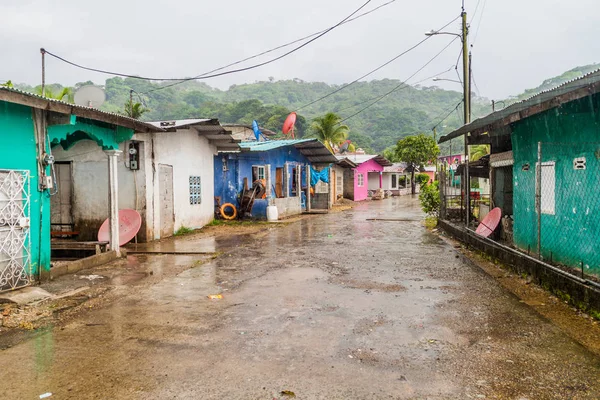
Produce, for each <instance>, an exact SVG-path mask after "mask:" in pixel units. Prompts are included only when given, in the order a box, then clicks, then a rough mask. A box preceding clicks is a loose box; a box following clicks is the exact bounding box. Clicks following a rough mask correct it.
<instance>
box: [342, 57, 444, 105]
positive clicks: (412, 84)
mask: <svg viewBox="0 0 600 400" xmlns="http://www.w3.org/2000/svg"><path fill="white" fill-rule="evenodd" d="M452 68H454V67H453V66H452V65H451V66H450V68H448V69H446V70H444V71H442V72H438V73H437V74H435V75H431V76H428V77H427V78H424V79H421V80H420V81H416V82H414V83H411V84H410V85H406V86H404V87H402V88H401V89H406V88H409V87H412V86H414V85H418V84H419V83H422V82H425V81H428V80H430V79H432V78H435V77H437V76H440V75H442V74H445V73H446V72H448V71H450V70H451V69H452ZM403 83H408V82H403ZM401 89H399V90H401ZM377 97H379V96H376V97H372V98H370V99H367V100H363V101H361V102H360V103H356V104H353V105H351V106H348V107H345V108H342V109H340V110H336V111H335V112H342V111H345V110H349V109H351V108H354V107H356V106H360V105H361V104H365V103H368V102H370V101H373V100H375V99H376V98H377Z"/></svg>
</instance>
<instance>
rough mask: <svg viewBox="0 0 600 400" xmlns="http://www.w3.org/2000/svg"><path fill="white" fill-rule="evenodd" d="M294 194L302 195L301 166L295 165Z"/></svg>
mask: <svg viewBox="0 0 600 400" xmlns="http://www.w3.org/2000/svg"><path fill="white" fill-rule="evenodd" d="M294 179H296V196H298V197H302V166H301V165H296V176H295V178H294Z"/></svg>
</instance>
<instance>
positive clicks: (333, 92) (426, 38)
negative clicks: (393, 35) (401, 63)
mask: <svg viewBox="0 0 600 400" xmlns="http://www.w3.org/2000/svg"><path fill="white" fill-rule="evenodd" d="M458 18H460V16H458V17H456V18H454V19H453V20H452V21H450V22H448V23H447V24H446V25H444V26H442V27H441V28H440V29H438V31H441V30H442V29H444V28H446V27H447V26H448V25H450V24H452V23H453V22H454V21H456V20H457V19H458ZM430 38H431V36H426V37H425V39H423V40H421V41H420V42H418V43H417V44H415V45H413V46H412V47H410V48H408V49H407V50H404V51H403V52H402V53H400V54H398V55H397V56H395V57H393V58H391V59H390V60H388V61H386V62H385V63H383V64H381V65H380V66H378V67H377V68H375V69H372V70H371V71H369V72H367V73H366V74H364V75H362V76H360V77H358V78H356V79H355V80H353V81H352V82H350V83H347V84H345V85H342V86H340V87H339V88H337V89H335V90H334V91H332V92H329V93H327V94H326V95H325V96H322V97H319V98H318V99H316V100H313V101H311V102H310V103H306V104H304V105H302V106H300V107H298V108H296V110H294V111H296V112H297V111H300V110H302V109H303V108H306V107H308V106H311V105H313V104H315V103H317V102H319V101H321V100H324V99H326V98H328V97H329V96H332V95H334V94H336V93H337V92H339V91H342V90H344V89H346V88H347V87H349V86H352V85H354V84H355V83H356V82H358V81H360V80H361V79H364V78H366V77H367V76H369V75H371V74H373V73H375V72H377V71H379V70H380V69H381V68H383V67H385V66H386V65H388V64H390V63H392V62H394V61H396V60H397V59H398V58H400V57H402V56H403V55H405V54H406V53H408V52H410V51H412V50H414V49H416V48H417V47H419V46H420V45H421V44H423V43H424V42H425V41H427V40H429V39H430Z"/></svg>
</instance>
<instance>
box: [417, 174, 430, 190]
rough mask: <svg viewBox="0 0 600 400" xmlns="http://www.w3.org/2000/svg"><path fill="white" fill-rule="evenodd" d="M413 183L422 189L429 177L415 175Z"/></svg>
mask: <svg viewBox="0 0 600 400" xmlns="http://www.w3.org/2000/svg"><path fill="white" fill-rule="evenodd" d="M415 181H416V182H417V183H418V184H419V186H421V187H423V186H425V185H427V183H428V182H429V175H427V174H423V173H419V174H416V175H415Z"/></svg>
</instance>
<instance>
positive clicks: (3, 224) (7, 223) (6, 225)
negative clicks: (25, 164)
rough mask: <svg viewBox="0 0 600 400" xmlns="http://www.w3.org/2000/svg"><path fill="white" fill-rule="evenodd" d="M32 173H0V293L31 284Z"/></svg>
mask: <svg viewBox="0 0 600 400" xmlns="http://www.w3.org/2000/svg"><path fill="white" fill-rule="evenodd" d="M29 203H30V201H29V171H20V170H4V169H0V292H2V291H5V290H12V289H16V288H19V287H23V286H27V285H29V284H30V283H31V247H30V246H31V241H30V237H29V236H30V233H29V212H30V206H29Z"/></svg>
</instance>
